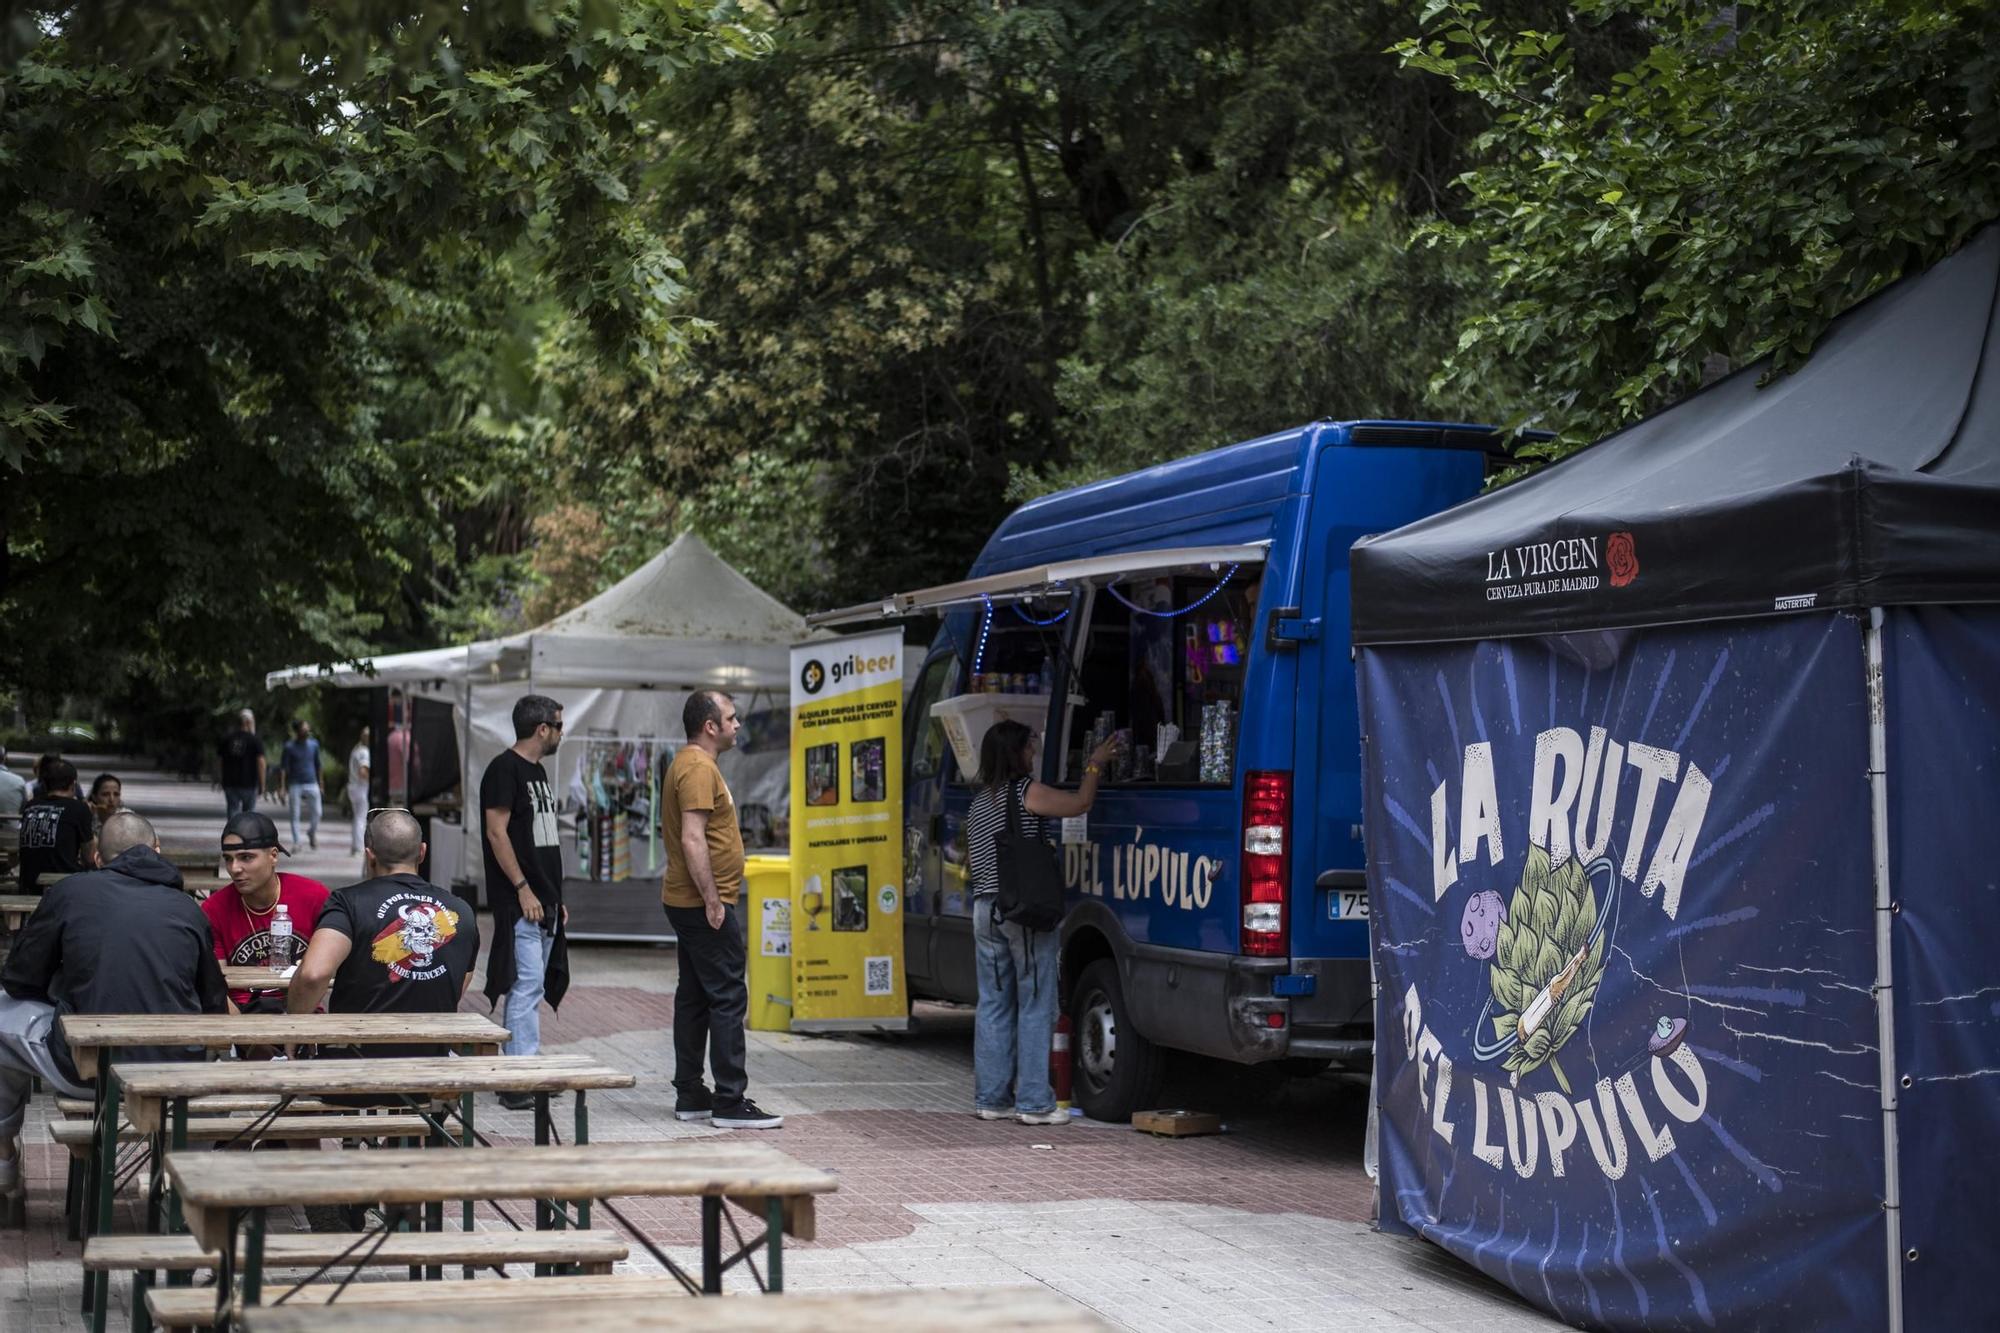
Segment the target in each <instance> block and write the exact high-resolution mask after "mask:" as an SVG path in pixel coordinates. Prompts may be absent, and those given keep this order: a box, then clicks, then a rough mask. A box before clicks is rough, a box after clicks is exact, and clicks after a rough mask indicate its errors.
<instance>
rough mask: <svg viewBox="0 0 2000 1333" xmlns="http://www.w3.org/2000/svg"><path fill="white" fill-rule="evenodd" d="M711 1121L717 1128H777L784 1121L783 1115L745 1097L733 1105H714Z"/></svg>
mask: <svg viewBox="0 0 2000 1333" xmlns="http://www.w3.org/2000/svg"><path fill="white" fill-rule="evenodd" d="M675 1114H676V1115H678V1114H679V1112H675ZM713 1123H714V1125H715V1127H716V1128H717V1129H777V1128H779V1127H780V1126H782V1125H783V1124H784V1123H785V1117H783V1116H781V1115H773V1114H772V1113H771V1112H769V1111H766V1110H765V1109H764V1108H763V1107H761V1106H759V1105H757V1103H755V1102H753V1101H751V1100H750V1099H749V1098H748V1097H745V1098H744V1099H743V1100H742V1101H740V1102H737V1103H736V1104H735V1105H734V1106H718V1107H716V1108H715V1111H714V1117H713Z"/></svg>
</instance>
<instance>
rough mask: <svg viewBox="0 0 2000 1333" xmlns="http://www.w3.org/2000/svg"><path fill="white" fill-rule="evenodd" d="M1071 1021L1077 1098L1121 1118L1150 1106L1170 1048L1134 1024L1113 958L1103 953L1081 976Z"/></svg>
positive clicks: (1093, 1112) (1100, 1114)
mask: <svg viewBox="0 0 2000 1333" xmlns="http://www.w3.org/2000/svg"><path fill="white" fill-rule="evenodd" d="M1070 1025H1071V1029H1072V1032H1073V1036H1072V1037H1071V1039H1070V1044H1071V1055H1072V1067H1073V1070H1074V1075H1075V1083H1076V1101H1077V1105H1079V1106H1081V1107H1082V1108H1083V1113H1084V1114H1085V1115H1087V1116H1089V1117H1090V1118H1091V1119H1093V1120H1110V1121H1114V1122H1116V1121H1125V1120H1130V1119H1131V1118H1132V1113H1133V1112H1134V1111H1144V1110H1148V1109H1150V1108H1151V1106H1152V1103H1153V1099H1154V1098H1155V1097H1157V1096H1158V1095H1159V1092H1160V1080H1161V1077H1162V1075H1163V1073H1164V1070H1165V1059H1164V1053H1163V1052H1162V1051H1161V1050H1160V1048H1159V1047H1157V1046H1155V1045H1154V1044H1153V1043H1152V1042H1150V1041H1147V1040H1146V1039H1145V1038H1144V1037H1142V1036H1140V1035H1139V1029H1138V1028H1136V1027H1134V1026H1133V1025H1132V1017H1131V1011H1130V1010H1129V1009H1127V1008H1126V1006H1125V990H1124V987H1123V986H1121V985H1120V984H1119V982H1118V965H1117V964H1116V963H1115V962H1113V961H1112V960H1111V959H1109V958H1100V959H1098V960H1097V961H1096V962H1094V963H1092V964H1091V965H1090V966H1089V967H1086V968H1085V969H1084V970H1083V975H1082V976H1081V977H1079V978H1077V983H1076V990H1075V992H1074V993H1073V994H1072V996H1071V999H1070Z"/></svg>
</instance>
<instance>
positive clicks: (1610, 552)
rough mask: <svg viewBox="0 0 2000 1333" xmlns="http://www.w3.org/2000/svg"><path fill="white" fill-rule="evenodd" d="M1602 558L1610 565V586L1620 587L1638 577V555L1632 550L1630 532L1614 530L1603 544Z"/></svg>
mask: <svg viewBox="0 0 2000 1333" xmlns="http://www.w3.org/2000/svg"><path fill="white" fill-rule="evenodd" d="M1604 560H1605V563H1606V564H1608V565H1610V566H1611V586H1612V587H1614V588H1622V587H1624V586H1625V585H1626V584H1628V583H1630V582H1631V581H1632V580H1633V579H1636V578H1638V577H1639V557H1638V555H1637V554H1636V553H1635V552H1634V551H1633V550H1632V534H1631V533H1629V532H1614V533H1612V534H1611V539H1610V540H1609V541H1607V542H1606V543H1605V544H1604Z"/></svg>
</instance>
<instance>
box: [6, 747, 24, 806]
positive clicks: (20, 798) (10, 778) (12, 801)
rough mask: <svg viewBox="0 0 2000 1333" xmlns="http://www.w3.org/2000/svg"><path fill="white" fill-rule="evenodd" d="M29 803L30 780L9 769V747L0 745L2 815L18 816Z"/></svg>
mask: <svg viewBox="0 0 2000 1333" xmlns="http://www.w3.org/2000/svg"><path fill="white" fill-rule="evenodd" d="M27 803H28V780H27V779H26V778H24V777H22V776H21V775H20V774H19V773H16V772H15V771H14V770H13V769H11V768H9V767H7V747H6V746H4V745H0V815H18V814H20V813H21V807H22V806H24V805H26V804H27Z"/></svg>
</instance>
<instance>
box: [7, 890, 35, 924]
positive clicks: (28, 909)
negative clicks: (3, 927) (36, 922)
mask: <svg viewBox="0 0 2000 1333" xmlns="http://www.w3.org/2000/svg"><path fill="white" fill-rule="evenodd" d="M41 903H42V896H41V895H40V894H38V893H5V894H0V920H5V921H6V923H7V929H8V930H9V931H10V932H11V931H17V930H19V929H20V928H21V926H22V923H24V922H25V921H27V919H28V917H29V916H30V915H32V914H33V912H34V910H35V909H36V908H37V907H39V906H41Z"/></svg>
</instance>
